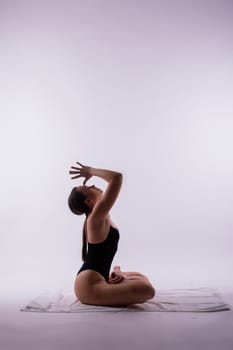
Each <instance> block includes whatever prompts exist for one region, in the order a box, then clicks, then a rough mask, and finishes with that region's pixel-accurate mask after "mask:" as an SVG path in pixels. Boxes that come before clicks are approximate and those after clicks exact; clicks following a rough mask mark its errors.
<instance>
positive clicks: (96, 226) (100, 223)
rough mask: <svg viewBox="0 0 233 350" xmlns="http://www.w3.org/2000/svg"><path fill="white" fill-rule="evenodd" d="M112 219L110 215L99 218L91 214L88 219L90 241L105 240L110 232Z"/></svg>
mask: <svg viewBox="0 0 233 350" xmlns="http://www.w3.org/2000/svg"><path fill="white" fill-rule="evenodd" d="M110 225H111V223H110V219H109V218H108V217H106V218H104V219H102V220H100V219H99V220H98V219H96V218H92V216H91V215H90V216H89V218H88V219H87V226H86V227H87V238H88V242H90V243H91V242H92V243H97V242H101V241H103V240H104V239H105V238H106V237H107V235H108V232H109V229H110Z"/></svg>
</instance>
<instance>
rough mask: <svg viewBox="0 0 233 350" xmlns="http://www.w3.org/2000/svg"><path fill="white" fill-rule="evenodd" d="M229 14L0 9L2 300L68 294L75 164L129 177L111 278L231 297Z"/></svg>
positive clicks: (77, 248) (185, 4) (207, 4)
mask: <svg viewBox="0 0 233 350" xmlns="http://www.w3.org/2000/svg"><path fill="white" fill-rule="evenodd" d="M232 10H233V2H231V1H226V0H221V1H220V0H219V1H215V0H213V1H148V0H144V1H137V0H135V1H133V0H124V1H122V0H120V1H112V0H109V1H107V0H96V1H94V0H92V1H89V0H85V1H69V0H68V1H65V0H63V1H20V0H19V1H0V43H1V47H0V50H1V54H0V65H1V66H0V67H1V68H0V69H1V71H0V75H1V78H0V89H1V91H0V95H1V104H0V114H1V135H0V149H1V155H0V159H1V181H0V186H1V196H0V201H1V202H0V207H1V232H0V275H1V288H0V289H1V291H0V293H1V294H4V295H8V296H10V295H13V296H14V295H24V296H25V294H28V295H33V296H34V295H35V293H36V294H38V292H41V291H42V290H43V289H44V288H48V289H51V290H53V289H56V288H58V287H61V288H66V289H72V288H73V280H74V277H75V274H76V272H77V270H78V268H79V266H80V264H81V256H80V253H81V230H82V222H83V219H82V218H81V217H76V216H74V215H73V214H72V213H71V212H69V210H68V207H67V196H68V194H69V192H70V189H71V188H72V187H73V186H74V185H75V184H79V183H80V181H76V182H75V181H71V180H70V177H69V175H68V170H69V167H70V166H71V165H73V164H74V162H75V161H76V160H79V161H80V162H83V163H84V164H87V165H91V166H94V167H101V168H110V169H115V170H118V171H121V172H123V174H124V184H123V188H122V192H121V194H120V196H119V199H118V201H117V203H116V205H115V207H114V208H113V210H112V218H113V220H114V222H115V223H116V224H117V225H118V226H119V228H120V234H121V240H120V245H119V251H118V253H117V255H116V257H115V259H114V263H115V264H120V265H121V266H122V269H123V270H128V271H130V270H138V271H141V272H143V273H145V274H147V275H148V276H149V277H150V278H151V279H152V280H153V282H154V284H155V286H156V287H157V288H175V287H184V288H189V287H200V286H209V287H218V286H221V287H225V288H230V287H232V267H233V255H232V243H233V238H232V226H233V225H232V204H233V203H232V202H233V199H232V198H233V197H232V171H233V161H232V146H233V138H232V132H233V99H232V92H233V40H232V34H233V22H232ZM93 183H94V184H96V185H99V186H102V187H103V188H105V183H104V182H103V181H102V180H99V179H96V178H95V179H92V180H91V181H90V184H93Z"/></svg>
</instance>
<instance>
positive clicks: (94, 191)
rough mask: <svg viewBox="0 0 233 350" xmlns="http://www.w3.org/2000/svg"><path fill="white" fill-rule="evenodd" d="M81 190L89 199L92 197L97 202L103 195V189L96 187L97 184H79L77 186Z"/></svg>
mask: <svg viewBox="0 0 233 350" xmlns="http://www.w3.org/2000/svg"><path fill="white" fill-rule="evenodd" d="M77 189H78V190H79V191H82V192H83V194H85V195H86V196H87V198H88V199H91V200H92V201H94V202H96V201H97V200H99V199H100V198H101V197H102V194H103V191H102V190H101V189H100V188H98V187H95V185H92V186H79V187H77Z"/></svg>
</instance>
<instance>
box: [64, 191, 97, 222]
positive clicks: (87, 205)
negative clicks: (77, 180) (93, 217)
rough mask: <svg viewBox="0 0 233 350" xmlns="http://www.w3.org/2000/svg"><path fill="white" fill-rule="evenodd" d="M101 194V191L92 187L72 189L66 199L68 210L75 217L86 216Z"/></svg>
mask: <svg viewBox="0 0 233 350" xmlns="http://www.w3.org/2000/svg"><path fill="white" fill-rule="evenodd" d="M102 194H103V191H102V190H101V189H99V188H97V187H95V186H94V185H92V186H78V187H74V188H73V189H72V191H71V193H70V195H69V199H68V205H69V208H70V210H71V211H72V212H73V213H74V214H76V215H82V214H86V215H87V216H88V215H89V214H90V213H91V211H92V209H93V207H94V206H95V204H96V203H97V202H98V200H99V199H100V198H101V197H102Z"/></svg>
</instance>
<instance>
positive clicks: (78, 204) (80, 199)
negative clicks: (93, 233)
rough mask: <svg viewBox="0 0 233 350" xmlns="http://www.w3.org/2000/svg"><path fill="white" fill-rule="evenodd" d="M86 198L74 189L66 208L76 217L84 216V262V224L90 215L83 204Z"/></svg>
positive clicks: (85, 255)
mask: <svg viewBox="0 0 233 350" xmlns="http://www.w3.org/2000/svg"><path fill="white" fill-rule="evenodd" d="M86 198H87V197H86V196H85V195H84V194H83V192H82V191H79V190H77V187H74V188H73V189H72V191H71V193H70V195H69V198H68V206H69V208H70V210H71V211H72V213H74V214H76V215H82V214H85V215H86V219H85V221H84V224H83V237H82V238H83V239H82V240H83V246H82V260H83V261H85V260H86V257H87V236H86V223H87V217H88V215H89V214H90V212H91V210H90V208H89V207H88V205H87V204H86V203H85V199H86Z"/></svg>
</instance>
